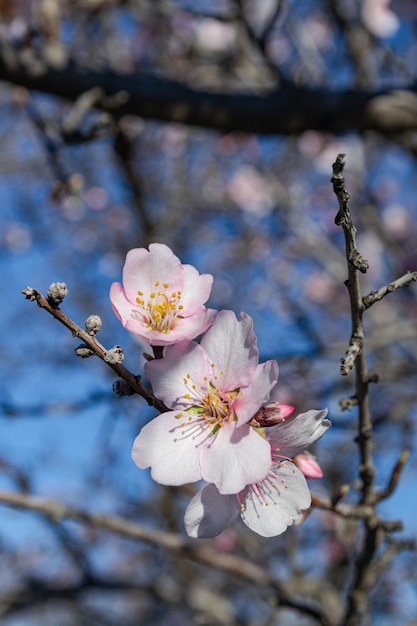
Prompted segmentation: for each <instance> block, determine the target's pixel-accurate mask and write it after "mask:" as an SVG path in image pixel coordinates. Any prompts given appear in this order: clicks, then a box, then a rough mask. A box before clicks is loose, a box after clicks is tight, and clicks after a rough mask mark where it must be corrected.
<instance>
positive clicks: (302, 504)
mask: <svg viewBox="0 0 417 626" xmlns="http://www.w3.org/2000/svg"><path fill="white" fill-rule="evenodd" d="M243 504H244V507H245V508H244V510H243V511H242V513H241V516H242V520H243V521H244V523H245V524H246V525H247V526H249V528H250V529H251V530H253V531H254V532H256V533H258V535H262V537H275V536H276V535H280V534H281V533H283V532H284V531H285V530H286V529H287V528H288V526H291V524H292V523H293V522H294V521H295V520H297V519H299V517H300V516H301V512H302V511H304V510H305V509H308V507H309V506H310V504H311V496H310V491H309V489H308V486H307V482H306V479H305V478H304V476H303V473H302V472H301V471H300V470H299V469H298V468H297V467H296V466H295V465H294V464H293V463H290V462H289V461H285V462H283V463H280V464H278V465H274V466H273V472H272V473H271V474H270V475H269V476H268V478H267V479H266V480H264V481H263V482H262V483H261V484H259V485H258V486H256V485H255V486H248V487H247V488H246V489H245V495H244V498H243Z"/></svg>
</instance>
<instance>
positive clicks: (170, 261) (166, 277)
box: [123, 243, 184, 302]
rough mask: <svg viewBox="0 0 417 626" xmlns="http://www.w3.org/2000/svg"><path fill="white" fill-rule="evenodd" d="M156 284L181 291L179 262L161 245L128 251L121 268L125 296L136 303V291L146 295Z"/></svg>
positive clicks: (182, 280) (182, 275)
mask: <svg viewBox="0 0 417 626" xmlns="http://www.w3.org/2000/svg"><path fill="white" fill-rule="evenodd" d="M156 283H159V285H160V286H161V287H162V286H163V284H164V283H167V284H169V288H170V290H172V291H182V290H183V287H184V272H183V269H182V265H181V261H180V260H179V258H178V257H177V256H175V254H174V253H173V252H172V250H171V249H170V248H168V246H166V245H165V244H163V243H151V244H150V246H149V252H148V250H146V248H134V249H133V250H129V252H128V253H127V255H126V261H125V264H124V267H123V286H124V288H125V290H126V296H127V298H128V299H129V300H131V301H132V302H136V296H137V295H138V293H137V292H138V291H142V292H143V293H144V294H146V295H148V294H149V293H151V292H152V291H155V288H156Z"/></svg>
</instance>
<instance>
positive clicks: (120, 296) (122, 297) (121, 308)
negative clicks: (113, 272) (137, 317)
mask: <svg viewBox="0 0 417 626" xmlns="http://www.w3.org/2000/svg"><path fill="white" fill-rule="evenodd" d="M110 302H111V305H112V307H113V311H114V312H115V314H116V316H117V318H118V319H119V320H120V321H121V322H122V324H123V326H125V327H126V322H127V321H128V320H129V319H131V317H132V310H133V308H134V305H133V304H132V303H131V302H129V300H128V299H127V298H126V294H125V290H124V289H123V287H122V285H121V284H120V283H113V284H112V286H111V287H110Z"/></svg>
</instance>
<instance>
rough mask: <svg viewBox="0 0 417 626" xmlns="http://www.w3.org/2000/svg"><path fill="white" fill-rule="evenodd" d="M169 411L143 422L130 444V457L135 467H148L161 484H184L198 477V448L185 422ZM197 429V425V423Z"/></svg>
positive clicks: (198, 478) (175, 413) (199, 471)
mask: <svg viewBox="0 0 417 626" xmlns="http://www.w3.org/2000/svg"><path fill="white" fill-rule="evenodd" d="M176 415H177V412H174V411H170V412H168V413H162V415H158V417H155V419H153V420H152V421H151V422H149V424H146V426H144V427H143V428H142V430H141V432H140V433H139V435H138V436H137V437H136V439H135V442H134V444H133V450H132V459H133V460H134V462H135V463H136V465H137V466H138V467H140V468H141V469H145V468H147V467H150V468H151V476H152V478H153V479H154V480H156V482H158V483H161V484H162V485H184V484H186V483H192V482H195V481H197V480H200V479H201V470H200V464H199V449H198V447H196V444H195V441H194V439H193V432H190V431H189V430H188V429H189V428H190V427H189V426H188V425H186V426H183V425H182V424H181V422H180V420H179V419H178V418H177V417H176ZM197 428H198V429H200V427H199V426H197Z"/></svg>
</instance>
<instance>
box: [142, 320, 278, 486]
mask: <svg viewBox="0 0 417 626" xmlns="http://www.w3.org/2000/svg"><path fill="white" fill-rule="evenodd" d="M258 360H259V354H258V348H257V342H256V336H255V334H254V332H253V330H252V319H251V318H250V317H249V316H248V315H246V314H244V313H241V315H240V318H239V319H236V316H235V314H234V313H233V312H232V311H220V312H219V313H218V314H217V316H216V318H215V320H214V322H213V325H212V326H211V328H209V330H208V331H207V332H206V334H205V335H204V336H203V338H202V340H201V344H198V343H196V342H195V341H191V342H181V343H178V344H176V345H173V346H167V347H166V348H165V349H164V358H162V359H155V360H153V361H150V362H148V363H146V365H145V373H146V375H147V377H148V378H149V380H150V382H151V384H152V387H153V391H154V393H155V395H156V396H157V397H158V398H159V399H160V400H162V401H163V402H164V403H165V404H166V406H167V407H169V408H170V409H172V410H171V411H168V412H167V413H163V414H162V415H159V416H158V417H156V418H155V419H153V420H152V421H151V422H149V424H147V425H146V426H144V428H143V429H142V431H141V432H140V434H139V435H138V437H137V438H136V440H135V443H134V446H133V451H132V457H133V460H134V461H135V463H136V464H137V465H138V466H139V467H140V468H142V469H145V468H147V467H151V475H152V477H153V479H154V480H156V481H157V482H159V483H162V484H164V485H182V484H185V483H190V482H195V481H198V480H200V479H203V480H205V481H207V482H209V483H213V484H214V485H215V486H216V489H218V491H219V493H221V494H235V493H238V492H239V491H240V490H242V489H243V488H244V487H245V485H247V484H250V483H256V482H257V481H261V480H263V479H264V478H265V477H266V476H267V474H268V472H269V470H270V467H271V446H270V444H269V442H268V441H267V440H266V439H265V438H264V437H263V436H262V434H260V432H259V430H256V429H254V428H252V427H251V426H250V425H249V424H248V422H249V421H250V419H251V418H252V416H253V415H254V414H255V413H256V411H257V410H258V409H259V407H260V406H261V405H262V404H264V403H265V402H267V401H268V400H269V396H270V392H271V390H272V388H273V387H274V386H275V384H276V382H277V378H278V365H277V363H276V361H267V362H266V363H263V364H259V363H258Z"/></svg>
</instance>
